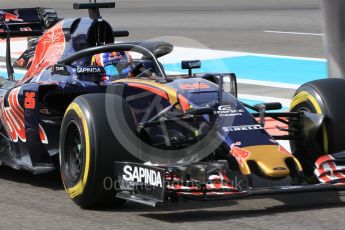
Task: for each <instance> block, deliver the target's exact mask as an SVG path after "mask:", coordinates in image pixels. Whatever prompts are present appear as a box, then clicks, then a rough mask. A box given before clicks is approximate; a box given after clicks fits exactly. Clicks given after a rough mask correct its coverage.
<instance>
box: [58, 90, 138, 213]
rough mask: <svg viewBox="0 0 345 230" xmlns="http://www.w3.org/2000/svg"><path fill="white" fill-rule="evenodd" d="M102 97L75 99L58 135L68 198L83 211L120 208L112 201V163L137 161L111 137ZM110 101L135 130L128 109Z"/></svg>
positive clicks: (118, 202) (115, 99) (120, 102)
mask: <svg viewBox="0 0 345 230" xmlns="http://www.w3.org/2000/svg"><path fill="white" fill-rule="evenodd" d="M105 97H106V96H105V95H104V94H89V95H82V96H79V97H77V98H76V99H75V100H74V101H73V102H72V103H71V104H70V105H69V107H68V108H67V110H66V113H65V115H64V118H63V122H62V127H61V132H60V172H61V177H62V181H63V184H64V187H65V189H66V192H67V194H68V195H69V197H70V198H71V199H72V200H73V201H74V202H75V203H76V204H78V205H79V206H81V207H82V208H98V207H105V206H114V205H115V206H120V205H122V204H124V202H125V201H124V200H122V199H118V198H116V197H115V195H116V192H118V190H116V187H115V179H114V171H115V169H114V161H136V159H134V157H132V155H130V154H129V153H128V152H127V151H126V149H125V148H123V147H122V145H121V144H120V143H119V141H118V140H117V138H116V136H114V134H113V132H112V130H111V128H110V125H109V123H108V119H107V115H106V109H105ZM107 97H111V100H112V102H113V105H114V106H115V107H119V108H121V106H123V108H124V109H123V112H124V113H125V116H126V117H127V122H131V123H132V124H129V127H134V126H135V123H134V117H133V114H132V113H131V110H130V108H129V106H128V105H127V104H126V103H125V102H124V101H123V99H122V98H121V97H119V96H115V95H107Z"/></svg>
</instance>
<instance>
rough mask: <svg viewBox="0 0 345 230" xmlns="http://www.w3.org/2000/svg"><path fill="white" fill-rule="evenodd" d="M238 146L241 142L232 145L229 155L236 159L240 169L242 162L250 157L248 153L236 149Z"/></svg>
mask: <svg viewBox="0 0 345 230" xmlns="http://www.w3.org/2000/svg"><path fill="white" fill-rule="evenodd" d="M239 145H241V142H236V143H234V144H232V145H231V149H230V154H231V155H232V156H233V157H235V158H236V160H237V162H238V164H239V165H240V166H241V167H242V166H243V163H244V161H245V160H246V159H247V158H248V157H249V156H250V152H248V151H247V150H244V149H242V148H240V147H238V146H239Z"/></svg>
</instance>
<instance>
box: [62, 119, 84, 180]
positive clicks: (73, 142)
mask: <svg viewBox="0 0 345 230" xmlns="http://www.w3.org/2000/svg"><path fill="white" fill-rule="evenodd" d="M83 162H84V149H83V145H82V137H81V132H80V129H79V126H78V124H77V123H76V122H75V121H70V122H69V123H68V125H67V128H66V136H65V145H64V165H65V168H64V173H65V176H66V178H67V180H68V181H70V182H71V183H73V184H75V183H77V182H78V181H79V179H80V177H81V174H82V169H83Z"/></svg>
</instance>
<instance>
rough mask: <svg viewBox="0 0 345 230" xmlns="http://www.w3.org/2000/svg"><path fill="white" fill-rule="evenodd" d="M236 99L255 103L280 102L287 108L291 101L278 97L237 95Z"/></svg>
mask: <svg viewBox="0 0 345 230" xmlns="http://www.w3.org/2000/svg"><path fill="white" fill-rule="evenodd" d="M238 98H239V99H240V100H241V99H244V100H255V101H263V102H280V103H281V104H282V106H283V107H286V108H289V107H290V103H291V100H290V99H285V98H280V97H264V96H257V95H251V94H241V93H240V94H238Z"/></svg>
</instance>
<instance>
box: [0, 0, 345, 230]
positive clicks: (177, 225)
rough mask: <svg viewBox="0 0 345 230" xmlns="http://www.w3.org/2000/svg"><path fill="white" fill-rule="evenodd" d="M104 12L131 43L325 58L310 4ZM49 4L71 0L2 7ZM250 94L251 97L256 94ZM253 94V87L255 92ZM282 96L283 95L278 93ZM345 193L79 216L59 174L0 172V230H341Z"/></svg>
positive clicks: (204, 4)
mask: <svg viewBox="0 0 345 230" xmlns="http://www.w3.org/2000/svg"><path fill="white" fill-rule="evenodd" d="M117 2H118V4H117V7H118V8H117V9H116V10H115V13H114V12H113V11H110V10H106V11H105V13H104V14H103V15H104V18H106V19H110V21H111V22H112V24H113V25H114V26H116V25H117V27H118V28H119V29H129V30H130V32H131V39H133V40H139V39H148V38H152V37H157V36H161V35H174V36H185V37H189V38H192V39H195V40H197V41H199V42H201V43H203V44H205V45H206V46H208V47H210V48H213V49H223V50H238V51H246V52H258V53H270V54H279V55H292V56H306V57H317V58H323V57H324V55H323V48H322V37H321V36H314V35H293V34H275V33H265V32H263V31H266V30H277V31H292V32H305V33H322V28H321V19H320V18H321V14H320V9H319V1H316V0H310V1H307V0H257V1H252V0H236V1H233V0H212V1H211V0H176V1H166V0H155V1H145V0H137V1H132V0H126V1H117ZM37 5H40V6H48V7H53V8H56V9H57V10H58V12H59V13H60V16H61V17H73V16H75V15H76V14H78V15H86V14H85V13H83V12H77V13H76V12H75V11H74V10H71V1H65V0H63V1H55V2H52V1H50V0H49V1H48V0H40V1H33V0H31V1H28V0H15V1H12V2H9V1H6V2H1V3H0V8H12V7H18V6H20V7H30V6H37ZM250 90H252V91H253V93H255V88H253V87H252V88H251V89H250ZM258 90H259V89H258ZM284 93H285V94H288V93H289V92H284ZM344 195H345V194H344V193H337V192H322V193H321V192H318V193H303V194H290V195H276V196H269V197H264V198H261V197H260V198H259V197H253V198H250V199H242V200H235V201H221V202H203V203H200V202H191V201H188V202H181V203H178V204H176V203H174V204H167V205H164V206H160V207H157V208H148V207H145V206H141V205H137V204H133V203H128V204H127V205H126V206H125V207H123V208H114V209H107V210H97V211H90V210H81V209H79V208H78V207H77V206H75V205H74V204H73V203H72V202H71V201H70V200H69V199H68V198H67V196H66V194H65V192H64V189H63V186H62V184H61V181H60V178H59V175H58V173H55V174H49V175H40V176H34V175H31V174H30V173H26V172H17V171H14V170H12V169H9V168H6V167H1V168H0V229H211V228H212V229H313V230H314V229H344V227H343V226H344V224H345V220H344V210H345V209H344V201H345V196H344Z"/></svg>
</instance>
